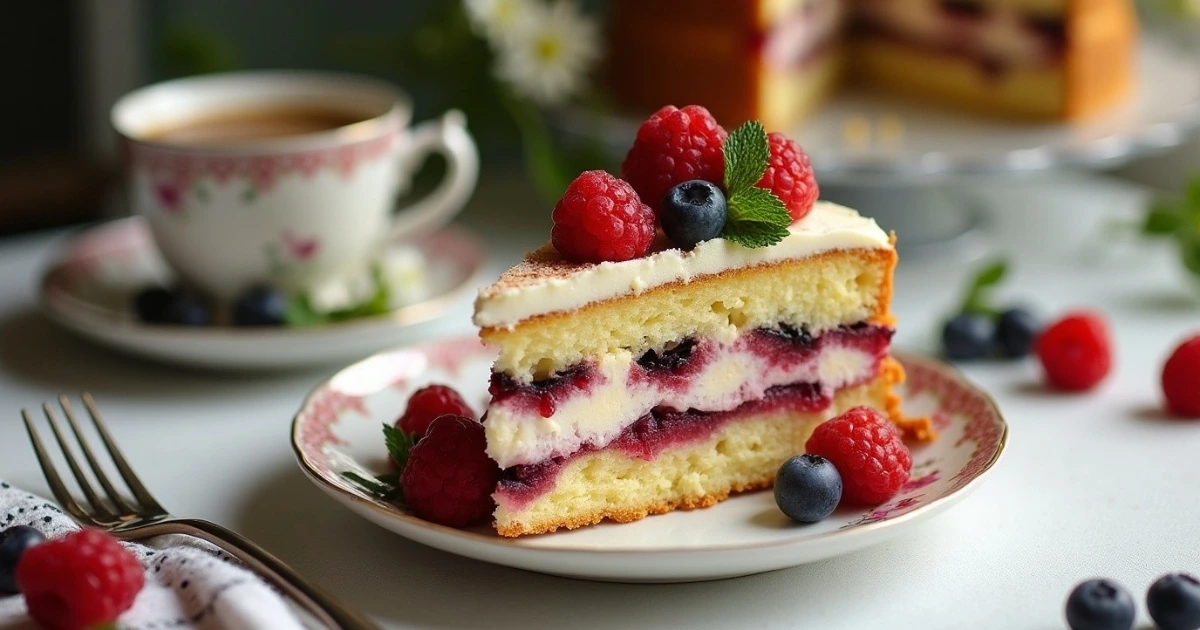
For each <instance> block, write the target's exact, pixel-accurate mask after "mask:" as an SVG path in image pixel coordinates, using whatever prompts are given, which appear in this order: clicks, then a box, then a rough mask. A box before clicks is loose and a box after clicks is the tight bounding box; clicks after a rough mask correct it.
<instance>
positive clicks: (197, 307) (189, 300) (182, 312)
mask: <svg viewBox="0 0 1200 630" xmlns="http://www.w3.org/2000/svg"><path fill="white" fill-rule="evenodd" d="M211 322H212V310H211V309H210V308H209V307H208V303H207V302H205V301H204V300H202V299H200V298H198V297H196V296H194V295H190V294H187V293H179V294H176V295H175V299H173V300H172V301H171V303H170V304H168V305H167V307H166V309H164V311H163V321H162V323H164V324H175V325H178V326H207V325H208V324H209V323H211Z"/></svg>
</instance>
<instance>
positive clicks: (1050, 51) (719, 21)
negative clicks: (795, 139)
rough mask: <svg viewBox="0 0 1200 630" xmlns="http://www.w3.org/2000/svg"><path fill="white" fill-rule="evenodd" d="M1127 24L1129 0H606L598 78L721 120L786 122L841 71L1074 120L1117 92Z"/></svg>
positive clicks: (1131, 42) (963, 100)
mask: <svg viewBox="0 0 1200 630" xmlns="http://www.w3.org/2000/svg"><path fill="white" fill-rule="evenodd" d="M1136 34H1137V24H1136V18H1135V16H1134V11H1133V7H1132V5H1131V3H1130V1H1129V0H746V1H745V2H741V1H739V2H728V1H726V0H661V1H659V0H656V1H655V2H642V1H640V0H612V2H611V3H610V15H609V29H608V37H609V66H610V72H609V75H610V77H611V78H610V81H609V83H610V85H611V89H612V92H613V95H614V97H615V99H616V100H617V102H619V103H620V104H622V105H624V106H625V107H627V108H630V109H634V110H647V111H648V110H650V109H651V108H652V107H655V106H657V104H659V103H663V102H672V101H690V102H703V103H706V105H707V106H708V107H709V109H710V110H712V112H713V114H714V115H715V116H716V117H717V119H718V120H720V121H721V122H722V123H723V124H726V125H734V124H738V123H740V122H742V121H744V120H748V119H753V118H757V119H760V120H762V121H763V123H764V124H765V125H766V126H767V127H768V128H782V129H786V128H790V127H791V126H792V125H794V124H795V123H796V122H797V121H799V120H801V119H802V118H804V117H805V116H807V115H809V114H810V113H812V112H813V110H814V109H816V108H817V107H818V106H820V104H821V103H822V102H823V101H824V100H825V99H827V98H828V97H829V96H830V95H831V94H832V93H834V91H835V90H836V89H837V87H838V86H839V85H840V84H841V83H842V82H843V81H844V80H845V79H849V80H851V81H856V82H860V83H864V84H867V85H870V86H877V87H881V88H884V89H888V90H891V91H895V92H901V93H905V94H909V95H913V96H915V97H917V98H920V99H923V100H927V101H935V102H941V103H948V104H952V105H955V106H959V107H965V108H968V109H971V110H977V111H983V112H987V113H991V114H999V115H1001V116H1006V117H1016V118H1029V119H1043V120H1044V119H1076V118H1081V117H1086V116H1089V115H1092V114H1095V113H1097V112H1101V111H1104V110H1105V109H1108V108H1110V107H1112V106H1113V105H1115V104H1117V103H1119V102H1120V101H1121V100H1122V99H1123V98H1124V97H1125V96H1126V95H1127V94H1128V92H1129V91H1130V85H1131V83H1132V75H1133V70H1134V62H1135V56H1136ZM696 77H708V78H709V79H707V80H697V78H696Z"/></svg>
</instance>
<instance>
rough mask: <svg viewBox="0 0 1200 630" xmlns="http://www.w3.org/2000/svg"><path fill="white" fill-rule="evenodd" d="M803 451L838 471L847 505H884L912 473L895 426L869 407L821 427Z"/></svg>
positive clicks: (851, 412)
mask: <svg viewBox="0 0 1200 630" xmlns="http://www.w3.org/2000/svg"><path fill="white" fill-rule="evenodd" d="M805 450H806V452H808V453H811V454H813V455H820V456H821V457H824V458H825V459H827V460H829V461H830V462H832V463H833V465H834V466H835V467H837V470H838V472H839V473H841V475H842V486H843V490H842V499H843V500H844V501H846V502H849V503H855V504H862V505H879V504H880V503H884V502H885V501H887V500H888V499H891V498H892V497H894V496H896V493H897V492H899V491H900V487H901V486H903V485H904V483H905V482H906V481H908V477H909V475H910V474H911V472H912V453H910V452H909V450H908V447H907V446H905V444H904V440H903V439H901V437H900V432H899V431H898V430H897V429H896V425H895V424H893V423H891V422H890V421H888V419H887V418H884V417H883V416H882V415H881V414H880V413H879V412H878V411H876V410H874V409H872V408H870V407H855V408H853V409H850V410H849V411H847V412H845V413H843V414H842V415H840V416H838V417H836V418H834V419H832V420H829V421H827V422H824V423H822V424H820V425H819V426H817V429H816V430H815V431H813V434H812V437H810V438H808V443H807V444H805Z"/></svg>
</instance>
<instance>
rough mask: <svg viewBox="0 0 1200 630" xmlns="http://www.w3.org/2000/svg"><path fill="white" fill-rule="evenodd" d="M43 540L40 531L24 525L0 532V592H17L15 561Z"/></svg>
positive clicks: (12, 593) (44, 539) (10, 593)
mask: <svg viewBox="0 0 1200 630" xmlns="http://www.w3.org/2000/svg"><path fill="white" fill-rule="evenodd" d="M45 541H46V537H45V536H43V535H42V533H41V532H39V531H38V530H36V529H34V528H32V527H26V526H24V525H16V526H14V527H10V528H8V529H6V530H4V531H2V532H0V594H8V595H14V594H16V593H17V579H16V573H17V563H18V562H20V560H21V556H23V555H25V551H26V550H28V549H29V548H30V547H32V546H34V545H36V544H39V543H42V542H45Z"/></svg>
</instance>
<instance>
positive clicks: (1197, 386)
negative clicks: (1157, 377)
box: [1162, 335, 1200, 418]
mask: <svg viewBox="0 0 1200 630" xmlns="http://www.w3.org/2000/svg"><path fill="white" fill-rule="evenodd" d="M1162 389H1163V395H1164V396H1166V399H1167V411H1169V412H1171V413H1172V414H1174V415H1176V416H1179V417H1181V418H1200V335H1196V336H1194V337H1192V338H1190V339H1187V340H1186V341H1184V342H1183V343H1181V344H1179V346H1178V347H1177V348H1175V351H1174V352H1172V353H1171V357H1170V358H1169V359H1167V362H1166V363H1165V364H1163V371H1162Z"/></svg>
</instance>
